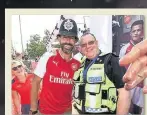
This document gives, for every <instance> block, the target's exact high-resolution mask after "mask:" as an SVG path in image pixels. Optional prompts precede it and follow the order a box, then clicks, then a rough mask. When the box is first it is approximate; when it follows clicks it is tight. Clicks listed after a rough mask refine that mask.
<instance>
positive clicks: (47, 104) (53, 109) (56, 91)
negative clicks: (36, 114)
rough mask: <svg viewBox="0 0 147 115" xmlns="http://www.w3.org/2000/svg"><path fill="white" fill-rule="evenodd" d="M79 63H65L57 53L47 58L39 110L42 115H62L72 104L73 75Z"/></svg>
mask: <svg viewBox="0 0 147 115" xmlns="http://www.w3.org/2000/svg"><path fill="white" fill-rule="evenodd" d="M79 66H80V62H78V61H77V60H75V59H71V60H70V61H69V62H66V61H65V60H64V59H63V58H62V57H61V56H60V54H59V52H58V51H57V54H56V55H51V56H50V57H48V61H47V63H46V72H45V74H44V76H43V82H42V91H41V95H40V101H39V110H40V112H41V113H43V114H63V113H64V112H65V111H66V110H67V109H68V108H69V107H71V102H72V88H73V75H74V72H75V71H76V70H77V69H78V68H79Z"/></svg>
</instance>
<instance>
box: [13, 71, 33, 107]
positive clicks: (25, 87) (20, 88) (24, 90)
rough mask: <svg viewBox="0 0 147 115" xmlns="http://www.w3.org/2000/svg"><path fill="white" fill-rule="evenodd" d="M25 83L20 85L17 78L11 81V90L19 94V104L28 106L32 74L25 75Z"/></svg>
mask: <svg viewBox="0 0 147 115" xmlns="http://www.w3.org/2000/svg"><path fill="white" fill-rule="evenodd" d="M26 77H27V79H26V81H25V83H21V82H20V81H19V80H18V79H17V78H14V79H13V80H12V90H15V91H17V92H18V93H19V95H20V98H21V104H30V93H31V87H32V84H31V83H32V79H33V77H34V75H33V74H27V76H26Z"/></svg>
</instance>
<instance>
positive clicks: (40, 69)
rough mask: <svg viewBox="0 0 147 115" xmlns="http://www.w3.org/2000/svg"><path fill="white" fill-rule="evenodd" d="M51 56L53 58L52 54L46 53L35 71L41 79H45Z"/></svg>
mask: <svg viewBox="0 0 147 115" xmlns="http://www.w3.org/2000/svg"><path fill="white" fill-rule="evenodd" d="M50 56H51V53H49V52H46V53H44V54H43V56H42V57H41V58H40V60H39V61H38V64H37V66H36V68H35V70H34V74H35V75H37V76H38V77H40V78H43V77H44V74H45V72H46V64H47V61H48V59H49V58H50Z"/></svg>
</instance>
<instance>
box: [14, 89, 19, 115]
mask: <svg viewBox="0 0 147 115" xmlns="http://www.w3.org/2000/svg"><path fill="white" fill-rule="evenodd" d="M12 99H13V102H14V107H15V108H16V111H17V113H18V114H20V113H21V111H20V110H21V109H20V98H19V95H18V93H17V92H16V91H15V90H12Z"/></svg>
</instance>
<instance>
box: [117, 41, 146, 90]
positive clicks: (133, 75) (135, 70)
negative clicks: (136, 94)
mask: <svg viewBox="0 0 147 115" xmlns="http://www.w3.org/2000/svg"><path fill="white" fill-rule="evenodd" d="M146 49H147V40H144V41H142V42H140V43H138V44H137V45H135V46H134V47H133V48H132V50H131V51H130V52H129V53H128V54H126V55H125V56H124V57H122V58H121V59H120V61H119V63H120V65H121V66H126V65H128V64H131V65H130V67H129V68H128V70H127V72H126V73H125V75H124V76H123V81H124V82H125V83H126V85H125V88H126V89H127V90H131V89H133V88H135V87H136V86H137V85H138V84H139V83H140V82H142V81H143V80H144V79H145V78H146V77H147V50H146ZM143 92H144V93H147V86H144V88H143Z"/></svg>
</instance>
